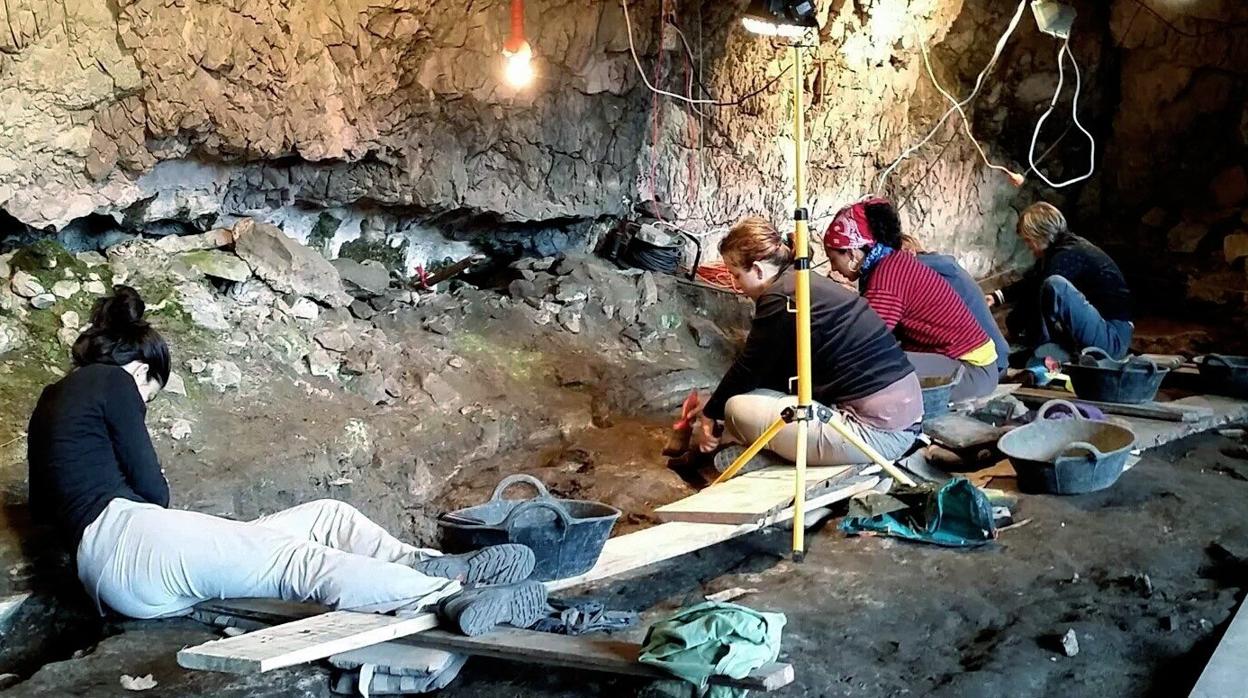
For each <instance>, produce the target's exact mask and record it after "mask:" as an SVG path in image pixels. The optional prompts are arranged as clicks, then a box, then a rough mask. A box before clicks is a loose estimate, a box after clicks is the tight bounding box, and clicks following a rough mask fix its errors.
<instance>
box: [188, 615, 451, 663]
mask: <svg viewBox="0 0 1248 698" xmlns="http://www.w3.org/2000/svg"><path fill="white" fill-rule="evenodd" d="M437 625H438V621H437V618H436V617H435V616H434V615H433V614H432V613H424V614H421V615H418V616H411V617H406V618H402V617H397V616H383V615H378V614H374V613H356V612H354V611H331V612H329V613H324V614H321V615H318V616H313V617H311V618H304V619H302V620H297V621H294V622H291V623H284V624H282V625H277V626H274V627H272V628H265V629H264V630H257V631H256V632H253V633H248V634H246V635H239V636H238V637H230V638H226V639H224V640H214V641H212V642H206V643H204V644H202V645H198V646H196V647H190V648H187V649H184V650H182V651H180V652H178V665H179V666H181V667H183V668H186V669H203V670H208V671H223V672H227V673H231V674H252V673H258V672H264V671H272V670H273V669H280V668H282V667H288V666H293V665H295V664H303V663H304V662H311V661H315V660H317V659H324V658H325V657H328V656H330V655H332V654H338V653H339V652H346V651H348V650H353V649H356V648H358V647H367V646H369V645H375V644H377V643H379V642H385V641H387V640H393V639H394V638H396V637H402V636H404V635H411V634H413V633H419V632H422V631H425V630H429V629H431V628H435V627H437Z"/></svg>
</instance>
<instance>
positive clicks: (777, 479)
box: [654, 465, 851, 524]
mask: <svg viewBox="0 0 1248 698" xmlns="http://www.w3.org/2000/svg"><path fill="white" fill-rule="evenodd" d="M850 470H851V468H850V467H849V466H839V467H811V468H807V469H806V485H807V488H806V491H807V493H808V496H809V495H810V494H813V493H817V492H819V491H820V490H822V489H825V488H826V484H827V483H828V481H829V480H832V479H834V478H837V477H839V476H841V475H844V474H846V473H848V472H849V471H850ZM795 473H796V471H795V470H794V469H793V467H792V466H785V465H779V466H773V467H770V468H763V469H762V470H756V471H754V472H752V473H746V474H744V475H738V476H737V477H734V478H732V479H731V480H729V481H727V482H721V483H719V484H718V485H711V486H710V487H707V488H706V489H704V490H702V491H701V492H698V493H697V494H695V495H693V496H690V497H685V498H684V499H682V500H680V501H677V502H672V503H671V504H667V505H665V506H661V507H659V508H658V509H655V510H654V513H655V514H656V515H657V516H658V517H659V518H660V519H662V520H663V521H689V522H692V523H715V524H743V523H749V522H751V521H757V520H758V519H760V518H762V517H764V516H767V515H768V514H771V513H774V512H777V511H780V510H782V509H784V508H785V507H787V506H789V505H790V504H792V503H793V489H794V486H795V481H794V478H795Z"/></svg>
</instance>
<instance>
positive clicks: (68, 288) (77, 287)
mask: <svg viewBox="0 0 1248 698" xmlns="http://www.w3.org/2000/svg"><path fill="white" fill-rule="evenodd" d="M81 290H82V284H80V283H78V282H77V281H69V280H63V281H58V282H56V283H54V284H52V294H53V295H55V296H56V297H57V298H73V297H74V296H76V295H78V292H79V291H81Z"/></svg>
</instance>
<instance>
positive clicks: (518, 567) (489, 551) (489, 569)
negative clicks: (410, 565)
mask: <svg viewBox="0 0 1248 698" xmlns="http://www.w3.org/2000/svg"><path fill="white" fill-rule="evenodd" d="M535 564H536V559H535V558H534V557H533V551H532V550H530V549H529V548H527V547H525V546H523V545H515V544H505V545H494V546H491V547H488V548H484V549H482V550H479V551H477V552H475V553H472V554H471V555H469V556H468V557H467V559H463V558H453V557H452V558H433V559H431V560H428V561H426V562H425V564H423V565H420V566H419V567H418V568H417V570H418V571H419V572H421V573H422V574H427V575H430V576H433V577H442V578H444V579H458V580H460V581H462V582H464V583H465V584H488V585H490V586H494V585H501V584H515V583H517V582H523V581H524V580H526V579H528V578H529V577H530V576H532V574H533V566H534V565H535Z"/></svg>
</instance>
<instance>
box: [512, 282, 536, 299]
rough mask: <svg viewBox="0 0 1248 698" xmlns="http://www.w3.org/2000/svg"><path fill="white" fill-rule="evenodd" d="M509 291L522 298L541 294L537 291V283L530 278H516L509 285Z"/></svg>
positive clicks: (513, 296)
mask: <svg viewBox="0 0 1248 698" xmlns="http://www.w3.org/2000/svg"><path fill="white" fill-rule="evenodd" d="M507 293H508V294H509V295H510V296H511V297H512V298H516V299H520V300H525V299H529V298H538V297H540V296H541V294H540V293H538V291H537V285H536V284H534V283H533V282H532V281H529V280H528V279H516V280H515V281H512V282H511V283H510V284H508V286H507Z"/></svg>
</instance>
